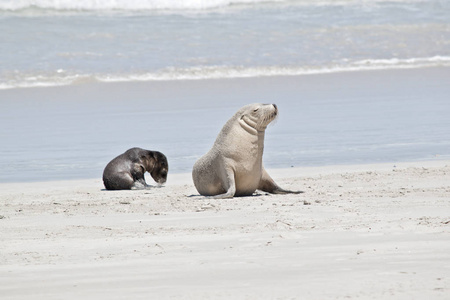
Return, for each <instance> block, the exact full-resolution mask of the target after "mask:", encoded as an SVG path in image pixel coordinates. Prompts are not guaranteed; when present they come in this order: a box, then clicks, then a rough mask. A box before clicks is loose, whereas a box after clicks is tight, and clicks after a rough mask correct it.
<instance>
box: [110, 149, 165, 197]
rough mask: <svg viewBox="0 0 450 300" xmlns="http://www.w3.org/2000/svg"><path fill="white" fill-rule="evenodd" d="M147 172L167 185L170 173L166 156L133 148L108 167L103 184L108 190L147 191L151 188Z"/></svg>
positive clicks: (158, 181)
mask: <svg viewBox="0 0 450 300" xmlns="http://www.w3.org/2000/svg"><path fill="white" fill-rule="evenodd" d="M145 172H149V173H150V175H151V176H152V178H153V179H154V180H155V181H156V182H157V183H159V184H163V183H165V182H166V180H167V173H168V172H169V164H168V163H167V158H166V156H165V155H164V154H162V153H161V152H158V151H150V150H144V149H141V148H131V149H128V150H127V151H125V153H122V154H121V155H119V156H117V157H116V158H114V159H113V160H112V161H110V162H109V163H108V164H107V165H106V167H105V170H104V171H103V183H104V185H105V187H106V189H107V190H130V189H133V190H134V189H145V188H147V187H149V185H148V184H147V183H146V182H145V178H144V174H145Z"/></svg>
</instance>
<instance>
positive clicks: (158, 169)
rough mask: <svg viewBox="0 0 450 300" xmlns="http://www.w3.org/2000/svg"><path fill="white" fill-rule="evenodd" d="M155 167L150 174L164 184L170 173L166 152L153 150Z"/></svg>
mask: <svg viewBox="0 0 450 300" xmlns="http://www.w3.org/2000/svg"><path fill="white" fill-rule="evenodd" d="M152 158H153V161H154V162H153V168H152V169H149V170H152V171H151V172H150V175H151V176H152V178H153V179H154V180H155V181H156V182H157V183H159V184H163V183H165V182H166V181H167V174H168V173H169V164H168V162H167V158H166V156H165V155H164V154H162V153H161V152H158V151H153V152H152Z"/></svg>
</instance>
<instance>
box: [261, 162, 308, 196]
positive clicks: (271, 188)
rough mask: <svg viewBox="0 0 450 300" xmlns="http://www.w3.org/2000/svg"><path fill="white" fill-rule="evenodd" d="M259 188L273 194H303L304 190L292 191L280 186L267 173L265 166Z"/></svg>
mask: <svg viewBox="0 0 450 300" xmlns="http://www.w3.org/2000/svg"><path fill="white" fill-rule="evenodd" d="M258 190H261V191H263V192H267V193H271V194H301V193H304V192H303V191H290V190H285V189H283V188H281V187H279V186H278V185H277V184H276V183H275V181H274V180H273V179H272V177H270V175H269V174H268V173H267V171H266V169H264V168H263V170H262V176H261V181H260V182H259V186H258Z"/></svg>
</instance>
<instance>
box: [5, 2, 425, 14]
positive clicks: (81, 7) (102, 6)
mask: <svg viewBox="0 0 450 300" xmlns="http://www.w3.org/2000/svg"><path fill="white" fill-rule="evenodd" d="M422 1H424V0H389V1H388V0H337V1H335V0H314V1H308V0H96V1H91V0H17V1H13V0H10V1H0V11H1V10H7V11H20V10H26V9H36V8H37V9H44V10H77V11H101V10H125V11H136V10H203V9H214V8H221V7H227V6H231V5H239V4H267V3H288V4H295V5H307V6H311V5H312V6H314V5H316V6H336V5H371V4H374V3H383V2H422Z"/></svg>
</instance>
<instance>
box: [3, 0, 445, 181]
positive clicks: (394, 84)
mask: <svg viewBox="0 0 450 300" xmlns="http://www.w3.org/2000/svg"><path fill="white" fill-rule="evenodd" d="M449 16H450V0H391V1H384V0H370V1H369V0H359V1H357V0H342V1H339V0H338V1H332V0H312V1H306V0H300V1H295V0H292V1H289V0H287V1H282V0H280V1H262V0H261V1H259V0H236V1H233V0H211V1H201V0H196V1H195V0H190V1H181V0H180V1H175V0H174V1H169V0H147V1H138V0H134V1H133V0H131V1H125V0H122V1H120V0H115V1H113V0H98V1H74V0H59V1H50V0H34V1H33V0H21V1H5V0H0V140H1V141H0V182H12V181H40V180H58V179H61V180H63V179H75V178H92V177H101V172H102V170H103V168H104V166H105V165H106V163H107V162H108V161H109V160H111V159H112V158H113V157H114V156H116V155H118V154H120V153H122V152H123V151H125V150H126V149H128V148H130V147H133V146H140V147H143V148H149V149H153V150H160V151H162V152H164V153H165V154H166V155H167V156H168V157H169V163H170V166H171V172H190V170H191V167H192V165H193V163H194V162H195V160H196V159H197V158H198V157H199V156H201V155H202V154H204V153H205V152H206V151H207V150H208V149H209V147H210V146H211V145H212V143H213V141H214V139H215V137H216V135H217V133H218V130H220V127H221V126H222V125H223V123H224V122H225V121H226V120H227V119H228V118H229V117H230V116H231V115H232V114H233V113H234V112H235V111H236V110H237V109H238V108H239V107H240V106H242V105H245V104H247V103H252V102H268V103H277V104H278V105H279V107H280V112H281V115H280V118H279V119H278V120H277V122H276V123H275V124H274V125H273V126H270V127H269V129H268V131H267V137H266V142H267V143H266V152H265V154H264V157H265V161H264V162H265V164H266V166H267V167H269V168H284V167H291V166H296V167H301V166H315V165H325V164H348V163H373V162H395V161H407V160H421V159H435V158H449V157H450V121H449V120H448V119H450V118H448V116H449V115H450V100H449V99H450V88H449V87H448V86H450V79H449V78H446V77H439V75H436V72H431V73H430V74H429V75H430V77H427V76H423V77H422V76H420V74H421V72H422V71H421V72H416V71H417V70H423V74H427V71H426V70H429V69H428V68H429V67H434V68H439V67H442V68H446V67H450V18H449ZM406 69H408V70H410V69H411V71H413V73H412V74H413V75H411V76H410V77H408V76H405V77H404V78H405V79H403V76H404V75H405V74H408V73H402V72H400V73H395V74H397V75H396V76H394V77H393V78H392V79H391V80H387V82H384V81H383V82H382V83H381V84H379V81H381V79H380V78H379V77H376V76H375V77H373V78H372V77H370V76H369V77H367V76H368V75H367V73H366V72H365V71H370V70H400V71H401V70H406ZM348 72H351V73H352V74H359V73H361V74H363V73H364V74H366V75H365V77H364V76H363V79H364V80H363V79H361V81H358V80H356V79H355V77H353V79H351V80H352V82H351V83H349V82H346V81H345V80H344V79H340V77H337V76H334V75H336V74H342V73H348ZM418 74H419V75H418ZM443 74H449V73H448V72H444V73H443ZM292 75H304V76H306V77H308V78H309V79H308V80H305V81H306V82H308V83H309V84H306V85H305V84H303V83H302V81H300V80H299V81H298V82H296V81H295V80H294V81H292V78H294V77H295V76H292ZM280 76H287V77H280ZM317 76H319V77H317ZM320 76H321V77H320ZM330 76H331V77H330ZM252 78H262V79H261V80H259V81H257V82H253V81H252ZM280 78H291V79H286V80H281V79H280ZM311 78H319V79H314V80H312V81H311ZM356 78H358V77H356ZM216 79H226V81H220V80H216ZM372 79H373V80H374V82H372V81H371V80H372ZM340 80H344V81H340ZM385 81H386V80H385ZM224 82H225V83H224ZM311 82H312V83H311ZM338 82H339V84H341V85H342V86H343V87H345V88H346V90H341V89H340V85H339V84H338ZM446 82H448V83H449V84H448V85H446V84H445V83H446ZM122 83H123V84H131V85H133V88H136V91H134V90H130V89H129V88H127V89H126V90H125V91H124V90H123V88H120V87H121V84H122ZM134 85H135V86H134ZM36 87H39V88H37V89H36ZM64 87H73V89H64ZM99 87H100V88H99ZM30 89H32V90H33V93H31V94H32V96H30V93H29V91H30ZM102 89H103V90H102ZM337 93H338V94H337ZM105 99H106V100H105ZM105 101H106V102H105ZM108 101H109V102H108ZM193 141H195V143H193ZM24 170H26V171H24Z"/></svg>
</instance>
